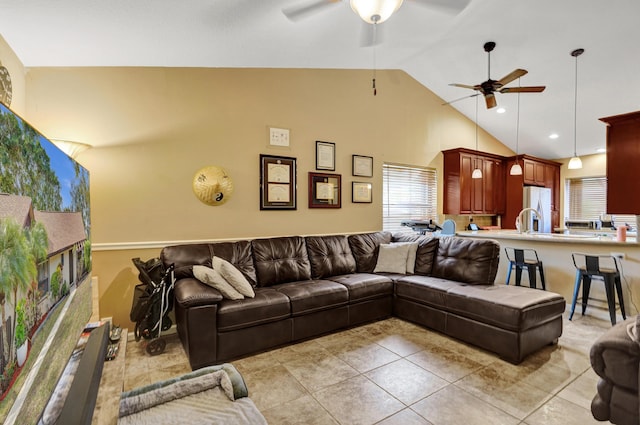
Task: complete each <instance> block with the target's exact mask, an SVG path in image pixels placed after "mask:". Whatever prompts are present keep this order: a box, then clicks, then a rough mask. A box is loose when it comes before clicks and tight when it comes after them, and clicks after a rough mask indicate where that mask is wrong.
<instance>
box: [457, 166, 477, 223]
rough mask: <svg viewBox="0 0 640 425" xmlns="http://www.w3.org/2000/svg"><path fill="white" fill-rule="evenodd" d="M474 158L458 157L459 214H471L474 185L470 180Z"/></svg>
mask: <svg viewBox="0 0 640 425" xmlns="http://www.w3.org/2000/svg"><path fill="white" fill-rule="evenodd" d="M473 160H474V157H473V156H471V155H463V154H461V155H460V214H471V213H472V212H473V206H474V205H473V191H474V183H473V179H472V178H471V174H472V173H473V166H474V161H473Z"/></svg>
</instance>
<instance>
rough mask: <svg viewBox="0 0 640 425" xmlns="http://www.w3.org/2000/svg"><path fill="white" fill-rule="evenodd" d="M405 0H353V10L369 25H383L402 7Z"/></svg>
mask: <svg viewBox="0 0 640 425" xmlns="http://www.w3.org/2000/svg"><path fill="white" fill-rule="evenodd" d="M402 1H403V0H351V1H350V3H351V8H352V9H353V11H354V12H356V13H357V14H358V15H359V16H360V17H361V18H362V20H363V21H365V22H366V23H368V24H381V23H383V22H384V21H386V20H387V19H389V18H390V17H391V15H392V14H393V12H395V11H396V10H398V9H399V8H400V6H402Z"/></svg>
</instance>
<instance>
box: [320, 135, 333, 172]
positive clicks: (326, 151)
mask: <svg viewBox="0 0 640 425" xmlns="http://www.w3.org/2000/svg"><path fill="white" fill-rule="evenodd" d="M316 170H327V171H335V170H336V144H335V143H333V142H321V141H316Z"/></svg>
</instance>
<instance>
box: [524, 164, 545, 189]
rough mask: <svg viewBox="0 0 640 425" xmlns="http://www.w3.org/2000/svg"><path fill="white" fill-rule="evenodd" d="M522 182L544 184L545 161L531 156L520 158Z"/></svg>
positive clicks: (533, 184) (536, 184) (534, 184)
mask: <svg viewBox="0 0 640 425" xmlns="http://www.w3.org/2000/svg"><path fill="white" fill-rule="evenodd" d="M522 162H523V164H521V165H522V171H523V179H524V184H526V185H530V186H544V185H545V163H544V162H540V161H538V160H534V159H532V158H523V159H522Z"/></svg>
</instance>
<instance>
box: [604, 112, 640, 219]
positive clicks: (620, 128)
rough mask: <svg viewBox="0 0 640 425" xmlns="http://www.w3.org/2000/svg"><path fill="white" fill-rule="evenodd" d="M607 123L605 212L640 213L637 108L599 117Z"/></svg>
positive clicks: (638, 114) (639, 140)
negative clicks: (628, 111) (620, 113)
mask: <svg viewBox="0 0 640 425" xmlns="http://www.w3.org/2000/svg"><path fill="white" fill-rule="evenodd" d="M600 121H602V122H604V123H606V124H607V213H608V214H636V215H639V214H640V197H639V196H638V195H637V190H636V189H637V184H638V181H639V180H640V111H638V112H630V113H628V114H623V115H616V116H612V117H607V118H600Z"/></svg>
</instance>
